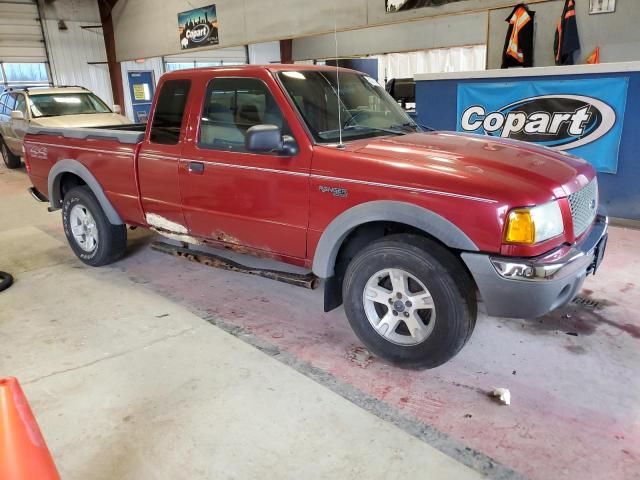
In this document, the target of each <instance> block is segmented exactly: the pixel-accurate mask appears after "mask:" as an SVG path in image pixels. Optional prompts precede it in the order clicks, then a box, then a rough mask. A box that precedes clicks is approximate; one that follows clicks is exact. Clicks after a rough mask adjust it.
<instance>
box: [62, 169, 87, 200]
mask: <svg viewBox="0 0 640 480" xmlns="http://www.w3.org/2000/svg"><path fill="white" fill-rule="evenodd" d="M86 184H87V182H85V181H84V180H83V179H82V178H80V177H79V176H78V175H76V174H75V173H71V172H64V173H63V174H62V175H61V176H60V183H59V189H60V190H59V192H60V201H62V200H64V196H65V195H66V194H67V192H68V191H69V190H71V189H72V188H75V187H79V186H80V185H86Z"/></svg>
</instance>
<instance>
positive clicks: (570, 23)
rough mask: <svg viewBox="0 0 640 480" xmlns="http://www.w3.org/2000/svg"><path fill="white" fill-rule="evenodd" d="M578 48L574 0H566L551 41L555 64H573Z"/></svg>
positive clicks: (578, 38) (578, 37)
mask: <svg viewBox="0 0 640 480" xmlns="http://www.w3.org/2000/svg"><path fill="white" fill-rule="evenodd" d="M578 50H580V36H579V35H578V23H577V22H576V2H575V1H574V0H566V1H565V4H564V8H563V9H562V18H560V22H558V27H557V28H556V35H555V39H554V42H553V52H554V53H555V57H556V65H573V64H574V63H575V58H574V57H575V53H576V52H577V51H578Z"/></svg>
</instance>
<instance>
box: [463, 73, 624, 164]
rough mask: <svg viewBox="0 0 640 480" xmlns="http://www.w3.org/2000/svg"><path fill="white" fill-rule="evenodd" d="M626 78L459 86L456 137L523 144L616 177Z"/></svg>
mask: <svg viewBox="0 0 640 480" xmlns="http://www.w3.org/2000/svg"><path fill="white" fill-rule="evenodd" d="M628 84H629V80H628V79H627V78H597V79H590V80H562V81H515V82H500V83H497V82H492V83H472V84H460V85H458V117H457V129H458V131H459V132H467V133H478V134H485V135H491V136H496V137H502V138H511V139H514V140H523V141H526V142H532V143H535V144H538V145H543V146H546V147H550V148H553V149H554V150H561V151H566V152H568V153H571V154H573V155H577V156H578V157H582V158H584V159H585V160H587V161H589V162H590V163H591V164H592V165H593V166H594V167H595V169H596V170H597V171H598V172H605V173H616V171H617V167H618V151H619V149H620V140H621V137H622V128H623V125H624V114H625V108H626V104H627V89H628Z"/></svg>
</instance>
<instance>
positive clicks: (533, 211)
mask: <svg viewBox="0 0 640 480" xmlns="http://www.w3.org/2000/svg"><path fill="white" fill-rule="evenodd" d="M562 232H564V222H563V220H562V212H561V211H560V205H559V204H558V202H557V201H553V202H549V203H545V204H544V205H539V206H537V207H531V208H517V209H515V210H511V212H509V217H508V218H507V228H506V230H505V236H504V240H505V242H507V243H524V244H527V245H533V244H534V243H540V242H544V241H545V240H549V239H550V238H553V237H556V236H558V235H560V234H561V233H562Z"/></svg>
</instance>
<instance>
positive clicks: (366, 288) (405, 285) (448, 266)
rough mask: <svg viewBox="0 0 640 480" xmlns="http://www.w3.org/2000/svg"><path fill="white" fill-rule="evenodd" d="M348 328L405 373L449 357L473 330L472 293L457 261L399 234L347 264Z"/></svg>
mask: <svg viewBox="0 0 640 480" xmlns="http://www.w3.org/2000/svg"><path fill="white" fill-rule="evenodd" d="M343 298H344V306H345V311H346V313H347V318H348V319H349V323H350V324H351V327H352V328H353V330H354V331H355V333H356V335H357V336H358V337H359V338H360V340H361V341H362V342H363V343H364V344H365V345H366V346H367V348H368V349H369V350H370V351H371V352H373V353H374V354H376V355H378V356H380V357H382V358H383V359H385V360H387V361H389V362H391V363H393V364H395V365H398V366H400V367H405V368H434V367H437V366H439V365H442V364H443V363H445V362H447V361H448V360H450V359H451V358H453V357H454V356H455V355H456V354H457V353H458V352H459V351H460V350H461V349H462V347H463V346H464V344H465V343H466V342H467V340H468V339H469V337H470V336H471V332H472V331H473V328H474V326H475V321H476V310H477V304H476V299H475V288H474V286H473V284H472V282H471V281H470V279H469V276H468V274H467V272H466V271H465V270H464V269H463V268H462V266H461V264H460V261H459V260H458V259H457V258H456V257H455V256H454V255H453V254H452V253H451V252H449V251H448V250H447V249H445V248H444V247H442V246H440V245H439V244H437V243H436V242H433V241H431V240H429V239H427V238H424V237H420V236H417V235H409V234H400V235H392V236H388V237H385V238H383V239H381V240H378V241H376V242H374V243H372V244H370V245H369V246H368V247H367V248H365V249H363V250H362V251H361V252H360V253H359V254H358V255H357V256H356V257H354V258H353V260H352V261H351V263H350V264H349V266H348V267H347V271H346V273H345V278H344V283H343Z"/></svg>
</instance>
